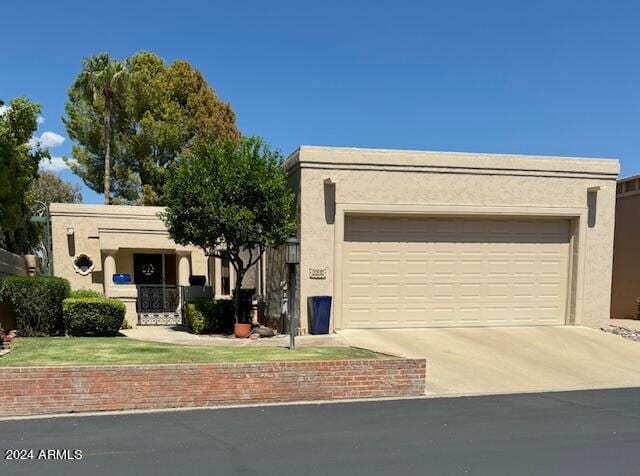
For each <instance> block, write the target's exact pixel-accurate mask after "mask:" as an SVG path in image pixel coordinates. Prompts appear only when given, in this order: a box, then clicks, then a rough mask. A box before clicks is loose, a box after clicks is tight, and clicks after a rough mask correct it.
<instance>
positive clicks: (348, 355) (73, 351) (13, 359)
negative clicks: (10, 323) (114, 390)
mask: <svg viewBox="0 0 640 476" xmlns="http://www.w3.org/2000/svg"><path fill="white" fill-rule="evenodd" d="M386 357H387V356H385V355H382V354H377V353H375V352H371V351H368V350H364V349H355V348H351V347H300V348H297V349H296V350H294V351H290V350H289V349H286V348H283V347H265V346H255V347H254V346H192V345H174V344H160V343H154V342H143V341H139V340H134V339H129V338H126V337H30V338H29V337H19V338H17V339H15V340H14V343H13V350H12V351H11V352H10V353H9V354H7V355H5V356H4V357H0V367H29V366H46V365H118V364H120V365H122V364H190V363H209V362H267V361H274V360H338V359H379V358H386Z"/></svg>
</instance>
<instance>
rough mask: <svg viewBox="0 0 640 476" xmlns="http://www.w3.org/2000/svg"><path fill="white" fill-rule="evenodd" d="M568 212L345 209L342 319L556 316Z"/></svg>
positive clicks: (386, 322)
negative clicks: (383, 213)
mask: <svg viewBox="0 0 640 476" xmlns="http://www.w3.org/2000/svg"><path fill="white" fill-rule="evenodd" d="M568 256H569V222H568V221H555V220H503V219H496V220H478V219H451V218H437V219H434V218H429V219H425V218H422V219H416V218H409V217H395V218H388V217H387V218H385V217H366V216H355V217H347V220H346V222H345V241H344V249H343V257H344V258H343V259H344V262H343V316H344V317H343V319H344V324H343V325H344V327H367V328H371V327H380V328H383V327H431V326H436V327H438V326H440V327H445V326H447V327H448V326H488V325H559V324H563V323H564V322H565V312H566V311H565V310H566V297H567V279H568V266H569V259H568Z"/></svg>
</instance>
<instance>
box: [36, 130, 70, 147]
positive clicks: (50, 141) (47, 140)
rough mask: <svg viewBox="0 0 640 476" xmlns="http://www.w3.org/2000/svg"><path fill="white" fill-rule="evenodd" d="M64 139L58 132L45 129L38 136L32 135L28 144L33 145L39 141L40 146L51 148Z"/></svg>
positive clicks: (60, 143) (58, 144)
mask: <svg viewBox="0 0 640 476" xmlns="http://www.w3.org/2000/svg"><path fill="white" fill-rule="evenodd" d="M64 141H65V138H64V137H63V136H61V135H60V134H56V133H55V132H51V131H45V132H43V133H42V134H41V135H40V137H32V138H31V140H30V141H29V145H30V146H31V147H35V146H36V145H37V144H38V142H39V143H40V146H41V147H47V148H53V147H58V146H60V145H62V143H63V142H64Z"/></svg>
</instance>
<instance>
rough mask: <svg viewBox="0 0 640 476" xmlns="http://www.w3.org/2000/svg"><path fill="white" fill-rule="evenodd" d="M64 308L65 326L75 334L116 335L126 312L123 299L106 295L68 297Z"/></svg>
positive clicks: (71, 333)
mask: <svg viewBox="0 0 640 476" xmlns="http://www.w3.org/2000/svg"><path fill="white" fill-rule="evenodd" d="M63 308H64V325H65V328H66V329H67V333H68V334H70V335H73V336H113V335H116V334H117V333H118V331H119V330H120V327H121V326H122V323H123V321H124V315H125V312H126V307H125V305H124V303H123V302H122V301H119V300H117V299H107V298H104V297H86V298H68V299H65V300H64V303H63Z"/></svg>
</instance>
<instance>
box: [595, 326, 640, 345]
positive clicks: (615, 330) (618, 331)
mask: <svg viewBox="0 0 640 476" xmlns="http://www.w3.org/2000/svg"><path fill="white" fill-rule="evenodd" d="M602 330H603V331H605V332H608V333H610V334H615V335H617V336H621V337H624V338H626V339H631V340H635V341H637V342H640V331H636V330H633V329H629V328H627V327H620V326H609V327H603V328H602Z"/></svg>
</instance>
